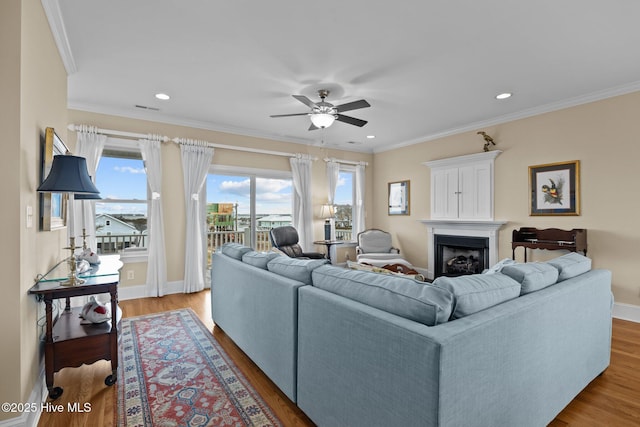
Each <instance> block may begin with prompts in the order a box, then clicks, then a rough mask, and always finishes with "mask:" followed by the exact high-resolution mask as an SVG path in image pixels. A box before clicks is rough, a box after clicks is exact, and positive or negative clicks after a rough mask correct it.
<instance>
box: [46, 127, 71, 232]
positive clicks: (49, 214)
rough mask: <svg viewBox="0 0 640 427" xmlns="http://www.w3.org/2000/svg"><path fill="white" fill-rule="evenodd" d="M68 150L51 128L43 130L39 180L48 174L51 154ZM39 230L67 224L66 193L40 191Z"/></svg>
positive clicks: (52, 228)
mask: <svg viewBox="0 0 640 427" xmlns="http://www.w3.org/2000/svg"><path fill="white" fill-rule="evenodd" d="M68 151H69V150H68V149H67V146H66V145H65V144H64V142H62V140H61V139H60V138H59V137H58V135H56V133H55V131H54V129H53V128H47V129H46V130H45V135H44V141H43V143H42V151H41V159H42V164H41V169H40V182H42V181H44V179H45V178H46V177H47V176H48V175H49V172H50V171H51V165H52V164H53V156H57V155H59V154H66V153H67V152H68ZM39 204H40V230H41V231H51V230H56V229H59V228H64V227H65V226H66V225H67V195H66V194H64V195H63V194H61V193H40V203H39Z"/></svg>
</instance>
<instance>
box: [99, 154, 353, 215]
mask: <svg viewBox="0 0 640 427" xmlns="http://www.w3.org/2000/svg"><path fill="white" fill-rule="evenodd" d="M352 176H353V174H350V173H341V174H340V179H339V182H338V187H337V189H336V198H335V203H336V204H350V203H351V201H352V191H353V190H352ZM249 185H250V180H249V177H247V176H231V175H213V174H209V175H208V177H207V182H206V186H207V203H238V213H240V214H249V197H250V195H249V191H250V188H249ZM96 186H97V187H98V189H99V190H100V196H101V197H102V198H103V199H120V200H122V199H129V200H131V199H137V200H141V201H142V200H144V201H145V202H144V203H133V204H131V203H100V202H98V203H97V204H96V211H97V213H111V214H113V213H142V214H146V210H147V205H146V199H147V176H146V173H145V171H144V165H143V162H142V160H137V159H121V158H113V157H102V158H101V159H100V163H99V165H98V171H97V173H96ZM291 194H292V183H291V180H283V179H269V178H257V179H256V213H257V214H259V215H262V214H264V215H267V214H291V204H292V202H291Z"/></svg>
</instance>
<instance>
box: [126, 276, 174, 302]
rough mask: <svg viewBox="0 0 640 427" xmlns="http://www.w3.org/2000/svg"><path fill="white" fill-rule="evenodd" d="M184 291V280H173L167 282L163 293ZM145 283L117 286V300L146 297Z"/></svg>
mask: <svg viewBox="0 0 640 427" xmlns="http://www.w3.org/2000/svg"><path fill="white" fill-rule="evenodd" d="M182 292H184V282H183V281H182V280H177V281H175V282H168V283H167V286H166V287H165V288H164V294H165V295H169V294H179V293H182ZM148 296H149V295H147V285H135V286H119V287H118V300H120V301H124V300H128V299H137V298H146V297H148Z"/></svg>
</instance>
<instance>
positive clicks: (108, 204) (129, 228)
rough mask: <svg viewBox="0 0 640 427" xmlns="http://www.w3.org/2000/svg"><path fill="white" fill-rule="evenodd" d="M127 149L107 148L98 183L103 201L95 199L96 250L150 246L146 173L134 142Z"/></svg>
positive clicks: (104, 152) (100, 163)
mask: <svg viewBox="0 0 640 427" xmlns="http://www.w3.org/2000/svg"><path fill="white" fill-rule="evenodd" d="M130 145H131V147H130V148H129V147H127V148H126V149H122V148H118V149H114V148H105V149H104V151H103V153H102V157H101V158H100V162H99V163H98V170H97V172H96V185H97V187H98V188H99V189H100V196H101V197H102V200H98V201H97V202H96V230H95V235H96V239H97V252H98V253H101V254H108V253H117V252H120V251H122V250H124V249H127V248H141V249H144V248H146V247H147V244H148V241H149V236H148V231H147V213H148V210H149V200H148V185H147V174H146V172H145V169H144V163H143V161H142V155H141V154H140V150H139V149H137V146H136V145H135V144H130Z"/></svg>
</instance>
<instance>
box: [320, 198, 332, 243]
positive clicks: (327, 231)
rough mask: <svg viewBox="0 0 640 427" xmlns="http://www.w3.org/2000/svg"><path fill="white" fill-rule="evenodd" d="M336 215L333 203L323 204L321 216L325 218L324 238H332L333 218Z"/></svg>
mask: <svg viewBox="0 0 640 427" xmlns="http://www.w3.org/2000/svg"><path fill="white" fill-rule="evenodd" d="M334 215H335V208H334V206H333V205H322V208H321V209H320V218H324V220H325V221H324V240H331V218H333V216H334Z"/></svg>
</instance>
